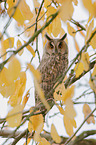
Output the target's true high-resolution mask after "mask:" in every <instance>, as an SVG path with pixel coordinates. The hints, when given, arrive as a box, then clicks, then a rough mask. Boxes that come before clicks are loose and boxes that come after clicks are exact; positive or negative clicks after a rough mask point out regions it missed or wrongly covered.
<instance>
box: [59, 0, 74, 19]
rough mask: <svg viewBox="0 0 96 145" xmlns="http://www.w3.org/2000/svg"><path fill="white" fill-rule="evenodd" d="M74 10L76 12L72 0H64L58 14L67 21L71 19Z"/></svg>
mask: <svg viewBox="0 0 96 145" xmlns="http://www.w3.org/2000/svg"><path fill="white" fill-rule="evenodd" d="M73 12H74V8H73V4H72V0H64V2H63V3H62V6H61V9H60V13H59V15H58V16H59V17H60V18H61V19H62V20H63V21H64V22H65V21H67V20H70V19H71V17H72V15H73Z"/></svg>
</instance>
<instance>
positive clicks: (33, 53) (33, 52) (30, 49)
mask: <svg viewBox="0 0 96 145" xmlns="http://www.w3.org/2000/svg"><path fill="white" fill-rule="evenodd" d="M26 48H27V50H28V51H29V52H31V54H32V55H33V57H35V51H34V50H33V48H32V47H31V46H30V45H28V46H26Z"/></svg>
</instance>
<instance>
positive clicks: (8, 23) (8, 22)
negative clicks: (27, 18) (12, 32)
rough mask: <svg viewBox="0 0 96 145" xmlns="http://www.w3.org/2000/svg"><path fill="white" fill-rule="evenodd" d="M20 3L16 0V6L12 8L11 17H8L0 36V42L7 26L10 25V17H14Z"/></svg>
mask: <svg viewBox="0 0 96 145" xmlns="http://www.w3.org/2000/svg"><path fill="white" fill-rule="evenodd" d="M20 1H21V0H18V2H17V4H16V5H15V6H14V7H13V8H14V11H13V13H12V14H11V16H10V18H9V20H8V21H7V23H6V25H5V26H4V31H3V33H2V35H1V36H0V40H1V38H2V37H3V35H4V33H5V32H6V30H7V28H8V27H9V25H10V23H11V19H12V17H13V16H14V14H15V12H16V9H17V7H18V5H19V3H20Z"/></svg>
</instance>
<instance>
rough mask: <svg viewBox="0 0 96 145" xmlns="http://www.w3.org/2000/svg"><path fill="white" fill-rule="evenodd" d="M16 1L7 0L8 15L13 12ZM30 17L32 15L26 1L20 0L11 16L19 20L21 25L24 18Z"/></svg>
mask: <svg viewBox="0 0 96 145" xmlns="http://www.w3.org/2000/svg"><path fill="white" fill-rule="evenodd" d="M17 2H18V0H15V2H13V1H10V0H7V3H8V6H9V7H8V14H9V17H10V16H11V15H12V14H13V13H14V6H16V4H17ZM32 17H33V13H32V12H31V10H30V8H29V6H28V5H27V3H26V1H25V0H21V1H20V3H19V5H18V6H17V9H16V11H15V13H14V15H13V18H14V19H15V20H16V21H17V22H19V23H20V24H21V25H23V24H24V21H25V20H30V19H31V18H32Z"/></svg>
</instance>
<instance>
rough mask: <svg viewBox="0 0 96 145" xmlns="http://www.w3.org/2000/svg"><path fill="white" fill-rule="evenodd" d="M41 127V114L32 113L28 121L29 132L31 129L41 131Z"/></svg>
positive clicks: (42, 124) (42, 123)
mask: <svg viewBox="0 0 96 145" xmlns="http://www.w3.org/2000/svg"><path fill="white" fill-rule="evenodd" d="M37 113H38V112H37ZM43 127H44V122H43V115H42V114H39V115H34V116H31V117H30V120H29V123H28V130H29V131H30V133H31V132H32V130H35V131H38V132H39V133H40V132H42V131H43ZM38 129H39V130H38Z"/></svg>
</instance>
